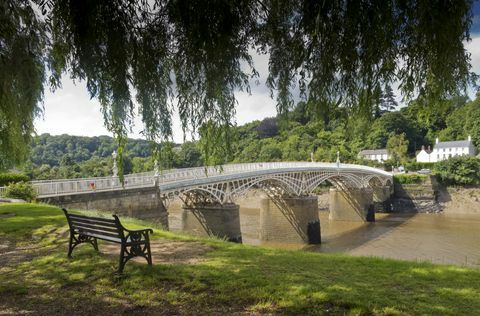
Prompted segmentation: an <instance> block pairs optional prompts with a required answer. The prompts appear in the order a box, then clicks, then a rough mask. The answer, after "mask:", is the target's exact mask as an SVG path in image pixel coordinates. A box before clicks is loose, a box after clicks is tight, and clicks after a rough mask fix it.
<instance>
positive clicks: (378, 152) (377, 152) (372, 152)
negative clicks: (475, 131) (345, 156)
mask: <svg viewBox="0 0 480 316" xmlns="http://www.w3.org/2000/svg"><path fill="white" fill-rule="evenodd" d="M358 154H359V155H362V156H367V155H387V154H388V152H387V150H386V149H364V150H362V151H360V152H359V153H358Z"/></svg>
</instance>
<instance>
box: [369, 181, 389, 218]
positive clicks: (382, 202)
mask: <svg viewBox="0 0 480 316" xmlns="http://www.w3.org/2000/svg"><path fill="white" fill-rule="evenodd" d="M390 196H391V187H390V186H382V187H374V188H373V204H374V205H375V211H377V210H378V211H383V212H390V211H391V210H392V206H391V201H390Z"/></svg>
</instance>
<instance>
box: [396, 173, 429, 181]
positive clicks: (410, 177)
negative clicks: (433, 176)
mask: <svg viewBox="0 0 480 316" xmlns="http://www.w3.org/2000/svg"><path fill="white" fill-rule="evenodd" d="M426 180H427V176H426V175H423V174H405V173H403V174H396V175H394V176H393V181H394V182H397V183H401V184H420V183H424V182H425V181H426Z"/></svg>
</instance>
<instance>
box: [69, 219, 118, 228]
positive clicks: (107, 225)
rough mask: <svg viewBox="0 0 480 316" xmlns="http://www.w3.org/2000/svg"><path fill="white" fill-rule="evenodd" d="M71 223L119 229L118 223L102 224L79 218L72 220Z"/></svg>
mask: <svg viewBox="0 0 480 316" xmlns="http://www.w3.org/2000/svg"><path fill="white" fill-rule="evenodd" d="M70 222H71V223H72V224H75V223H83V224H89V225H96V226H102V227H106V228H118V225H117V224H116V223H102V222H97V221H94V220H91V221H89V220H87V219H77V218H70Z"/></svg>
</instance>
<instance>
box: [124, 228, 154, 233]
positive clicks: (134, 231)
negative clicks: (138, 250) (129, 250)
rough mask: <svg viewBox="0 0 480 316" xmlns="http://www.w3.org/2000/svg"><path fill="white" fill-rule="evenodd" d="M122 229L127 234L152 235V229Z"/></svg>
mask: <svg viewBox="0 0 480 316" xmlns="http://www.w3.org/2000/svg"><path fill="white" fill-rule="evenodd" d="M123 229H124V230H125V231H126V232H127V233H142V232H147V233H150V234H153V229H151V228H145V229H134V230H131V229H127V228H125V227H123Z"/></svg>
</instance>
